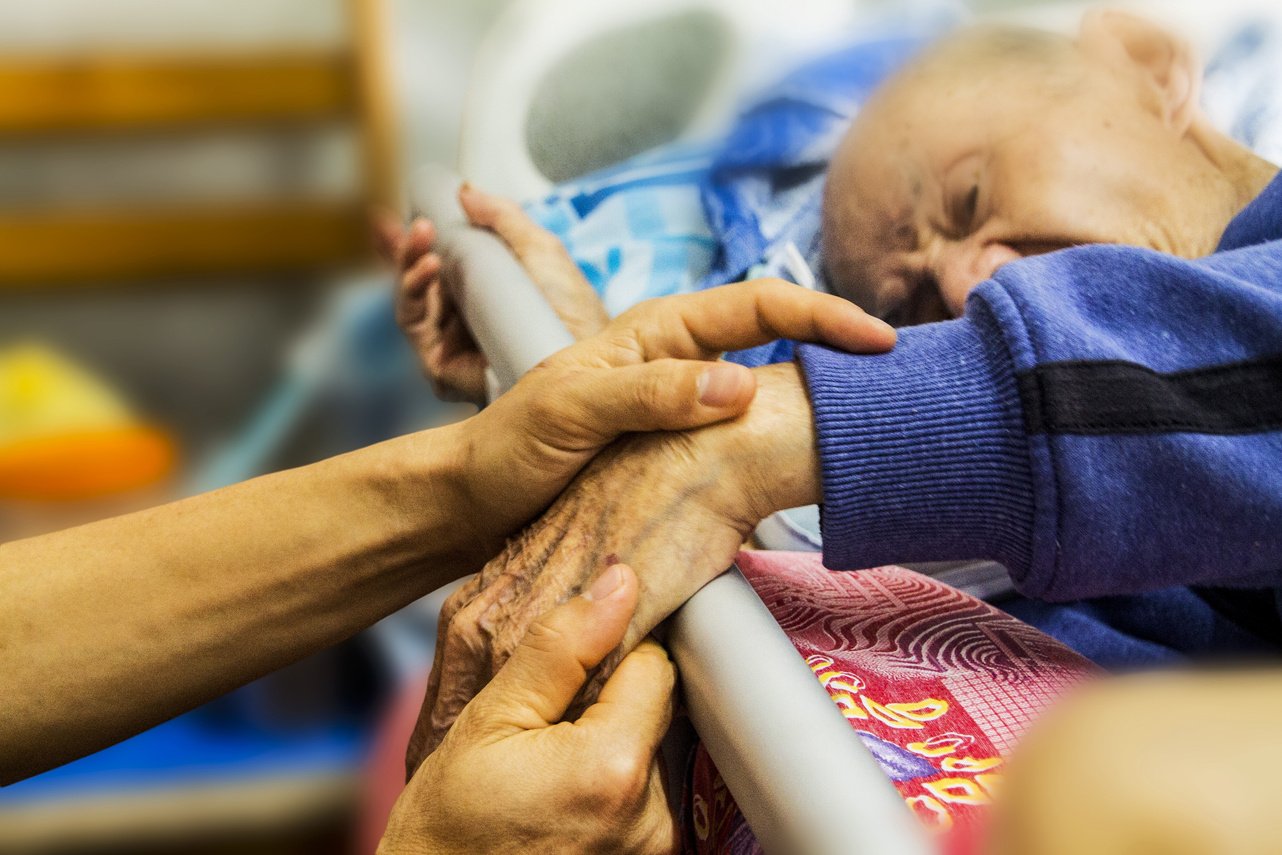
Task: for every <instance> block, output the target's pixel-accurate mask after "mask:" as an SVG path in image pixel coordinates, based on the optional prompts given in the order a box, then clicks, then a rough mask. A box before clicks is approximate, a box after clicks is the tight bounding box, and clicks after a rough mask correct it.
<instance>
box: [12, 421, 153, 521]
mask: <svg viewBox="0 0 1282 855" xmlns="http://www.w3.org/2000/svg"><path fill="white" fill-rule="evenodd" d="M177 459H178V450H177V444H176V443H175V442H174V439H173V437H172V436H170V434H168V433H167V432H165V431H163V430H160V429H158V428H154V427H147V426H132V425H131V426H122V427H111V428H99V429H91V430H81V431H71V432H66V433H58V434H51V435H46V436H36V437H30V438H27V439H21V440H18V441H16V442H12V443H8V444H6V445H4V446H0V499H9V500H17V501H59V502H61V501H79V500H85V499H97V498H102V497H104V496H111V495H117V494H120V493H125V492H129V491H132V490H137V489H140V488H143V487H148V486H152V485H154V484H157V483H159V482H160V481H163V480H164V479H165V478H168V477H169V476H170V475H171V474H172V473H173V471H174V468H175V465H176V463H177Z"/></svg>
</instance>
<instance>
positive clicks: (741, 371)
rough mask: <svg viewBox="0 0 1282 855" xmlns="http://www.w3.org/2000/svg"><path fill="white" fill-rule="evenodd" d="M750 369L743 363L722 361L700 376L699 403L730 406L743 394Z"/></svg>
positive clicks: (706, 405) (710, 405) (712, 405)
mask: <svg viewBox="0 0 1282 855" xmlns="http://www.w3.org/2000/svg"><path fill="white" fill-rule="evenodd" d="M747 378H748V369H746V368H744V367H743V366H742V365H733V364H730V363H725V362H723V363H721V364H719V365H714V366H713V367H712V368H709V369H708V370H707V371H705V372H703V374H702V375H700V377H699V386H698V392H699V403H700V404H703V405H704V406H705V407H728V406H730V405H731V404H733V403H735V402H737V401H738V400H739V398H740V397H741V396H742V395H743V387H744V384H745V381H746V380H747Z"/></svg>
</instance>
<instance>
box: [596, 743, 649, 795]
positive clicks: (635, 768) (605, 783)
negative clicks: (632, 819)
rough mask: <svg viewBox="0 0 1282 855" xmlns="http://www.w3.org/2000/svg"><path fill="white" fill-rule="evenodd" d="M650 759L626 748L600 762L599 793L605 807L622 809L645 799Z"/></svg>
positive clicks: (633, 749) (636, 749) (632, 749)
mask: <svg viewBox="0 0 1282 855" xmlns="http://www.w3.org/2000/svg"><path fill="white" fill-rule="evenodd" d="M650 765H651V758H650V757H649V756H647V755H645V753H644V752H643V751H641V750H640V749H639V748H636V747H628V748H625V749H624V750H621V751H618V752H615V753H613V754H611V755H610V756H609V757H607V758H606V759H605V760H604V761H602V764H601V769H600V776H599V781H600V785H599V788H598V790H599V793H600V796H601V798H602V799H603V800H604V801H605V802H606V805H605V806H606V807H610V808H614V809H623V808H628V807H631V806H633V805H635V804H636V803H637V802H639V801H641V800H642V799H644V798H645V794H646V792H647V790H648V788H649V785H650Z"/></svg>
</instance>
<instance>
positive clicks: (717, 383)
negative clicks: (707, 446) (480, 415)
mask: <svg viewBox="0 0 1282 855" xmlns="http://www.w3.org/2000/svg"><path fill="white" fill-rule="evenodd" d="M558 391H559V392H560V394H561V395H562V396H563V397H561V398H560V402H561V405H560V407H558V409H561V407H563V408H564V410H562V411H560V412H557V413H556V414H555V415H556V416H557V419H556V420H554V421H548V422H545V424H549V425H561V426H562V428H561V429H565V426H568V425H580V426H583V427H585V428H587V429H588V430H589V431H592V432H594V433H595V435H589V436H587V437H584V438H585V439H587V440H589V441H592V442H595V441H598V440H599V441H609V440H611V439H613V438H614V437H616V436H618V435H620V434H624V433H631V432H634V431H654V430H690V429H692V428H697V427H702V426H703V425H708V424H713V423H714V422H720V421H724V420H726V419H730V418H734V417H735V416H738V415H740V414H742V413H743V411H744V410H746V409H748V405H749V404H751V403H752V399H753V397H754V396H755V395H756V393H757V378H756V375H754V374H753V373H752V371H751V370H750V369H748V368H745V367H744V366H742V365H736V364H735V363H733V362H706V361H702V360H696V359H689V360H687V359H657V360H654V361H653V362H643V363H640V364H638V365H628V366H624V367H621V368H608V369H604V370H599V371H593V372H592V373H591V374H589V375H588V376H586V377H585V378H584V379H583V380H581V381H578V382H575V383H567V384H565V385H564V386H563V387H562V388H561V389H560V390H558ZM556 400H557V399H555V398H550V399H549V403H548V405H549V406H553V407H556V406H557V404H556V403H554V402H555V401H556Z"/></svg>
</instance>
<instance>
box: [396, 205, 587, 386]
mask: <svg viewBox="0 0 1282 855" xmlns="http://www.w3.org/2000/svg"><path fill="white" fill-rule="evenodd" d="M459 203H460V205H461V206H462V208H463V211H464V213H466V214H467V217H468V219H469V220H471V222H472V224H473V225H475V226H480V227H481V228H486V229H490V230H491V231H493V232H494V233H495V234H497V235H498V236H499V237H500V238H502V239H503V240H504V242H506V243H507V245H508V246H509V247H511V249H512V252H513V253H514V254H515V255H516V257H517V260H518V261H520V262H521V265H522V266H523V267H524V268H525V269H526V271H527V272H528V273H529V274H530V277H531V278H532V279H533V280H534V282H535V284H537V285H538V286H539V288H540V290H542V291H543V296H544V297H546V298H547V300H548V302H549V303H551V304H552V308H553V309H555V310H556V313H557V314H558V315H560V316H561V320H562V321H564V322H565V325H566V327H567V328H569V330H570V332H571V333H572V334H573V335H574V337H575V338H576V339H582V338H587V337H588V336H590V335H594V334H596V333H598V332H600V331H601V329H602V328H603V327H604V326H605V325H606V324H607V323H609V321H610V317H609V315H607V314H606V312H605V306H604V305H603V304H602V303H601V299H600V298H599V297H597V294H596V292H595V291H594V290H592V286H591V285H589V284H588V281H587V280H586V279H585V278H583V273H582V272H581V271H580V270H579V268H578V265H576V264H575V263H574V260H573V259H571V258H570V255H569V253H567V252H566V251H565V247H564V246H562V244H561V242H560V241H559V240H557V238H556V235H554V234H552V233H551V232H549V231H548V230H546V229H544V228H542V227H541V226H539V225H538V224H537V223H535V222H534V221H533V220H531V219H530V218H529V217H528V216H527V215H526V213H525V211H523V210H521V206H520V205H518V204H517V203H515V202H513V201H511V200H509V199H504V198H501V197H499V196H491V195H489V194H488V193H482V192H481V191H480V190H477V189H475V188H474V187H471V186H470V185H467V184H465V185H463V187H462V188H461V189H460V190H459ZM375 231H376V237H377V239H378V243H379V249H380V251H381V252H382V254H383V256H384V257H385V258H387V260H388V261H390V262H392V263H393V264H394V265H395V266H396V272H397V285H396V322H397V324H399V325H400V327H401V330H402V331H403V332H404V333H405V336H406V338H408V339H409V342H410V344H411V345H412V346H413V347H414V351H415V353H417V354H418V357H419V362H420V364H421V365H422V368H423V373H424V374H425V375H427V378H428V379H429V380H430V381H431V382H432V388H433V389H435V391H436V393H437V395H439V396H440V397H442V398H445V399H447V400H465V401H471V402H473V403H476V404H481V403H484V402H485V367H486V364H487V363H486V360H485V356H484V355H483V354H482V353H481V351H480V350H479V349H478V348H477V346H476V341H475V340H473V338H472V334H471V333H470V332H469V331H468V329H467V327H466V326H465V325H464V323H463V318H462V317H461V316H460V315H459V313H458V312H457V311H456V310H455V307H454V299H453V296H452V289H453V288H454V284H453V282H452V281H451V277H450V272H449V271H448V270H445V269H443V265H442V262H441V257H440V256H439V255H437V254H436V253H435V252H433V251H432V250H433V244H434V243H435V242H436V228H435V226H434V225H433V224H432V222H431V221H429V220H426V219H424V218H422V217H420V218H419V219H417V220H415V221H414V222H413V223H411V224H410V226H409V228H408V229H405V230H403V229H402V227H401V225H400V223H399V221H398V220H397V219H396V217H395V216H392V215H390V214H388V215H383V216H380V217H379V218H378V220H377V221H376V222H375Z"/></svg>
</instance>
